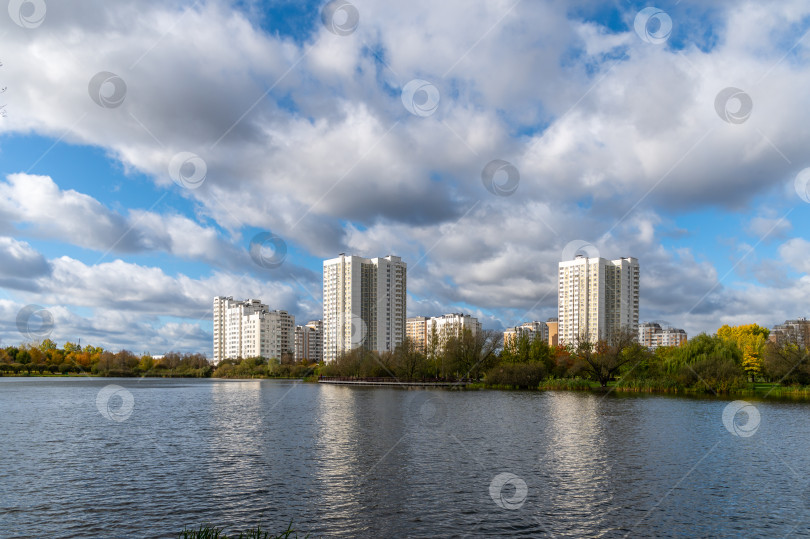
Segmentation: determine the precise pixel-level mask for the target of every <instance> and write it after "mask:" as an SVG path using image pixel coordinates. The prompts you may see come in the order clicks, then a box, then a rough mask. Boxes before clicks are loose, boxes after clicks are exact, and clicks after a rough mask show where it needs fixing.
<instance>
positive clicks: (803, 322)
mask: <svg viewBox="0 0 810 539" xmlns="http://www.w3.org/2000/svg"><path fill="white" fill-rule="evenodd" d="M768 340H770V341H772V342H779V341H780V340H789V341H791V342H794V343H796V344H799V345H806V344H810V320H808V319H807V318H797V319H795V320H785V323H784V324H778V325H776V326H774V327H773V329H772V330H771V334H770V335H769V336H768Z"/></svg>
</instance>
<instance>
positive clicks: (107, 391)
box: [96, 384, 135, 423]
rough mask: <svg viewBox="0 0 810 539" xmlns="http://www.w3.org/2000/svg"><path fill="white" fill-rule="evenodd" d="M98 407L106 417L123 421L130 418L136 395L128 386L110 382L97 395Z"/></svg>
mask: <svg viewBox="0 0 810 539" xmlns="http://www.w3.org/2000/svg"><path fill="white" fill-rule="evenodd" d="M96 408H98V411H99V413H100V414H101V415H102V416H104V418H105V419H109V420H110V421H117V422H119V423H120V422H122V421H126V420H127V419H129V416H131V415H132V410H133V409H134V408H135V397H133V396H132V393H130V391H129V390H128V389H126V388H123V387H121V386H119V385H116V384H110V385H108V386H104V387H102V388H101V391H99V392H98V395H96Z"/></svg>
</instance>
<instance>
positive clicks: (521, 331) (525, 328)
mask: <svg viewBox="0 0 810 539" xmlns="http://www.w3.org/2000/svg"><path fill="white" fill-rule="evenodd" d="M523 337H526V339H528V341H529V342H532V341H534V340H535V339H542V340H544V341H546V342H548V325H547V324H546V323H545V322H526V323H524V324H521V325H519V326H515V327H513V328H509V329H507V330H506V331H504V332H503V347H504V348H514V347H516V346H517V344H518V343H519V342H520V339H522V338H523Z"/></svg>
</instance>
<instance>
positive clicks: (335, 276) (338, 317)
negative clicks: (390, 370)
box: [323, 254, 408, 362]
mask: <svg viewBox="0 0 810 539" xmlns="http://www.w3.org/2000/svg"><path fill="white" fill-rule="evenodd" d="M407 267H408V266H407V264H406V263H405V262H403V261H402V259H401V258H400V257H398V256H386V257H384V258H363V257H359V256H347V255H345V254H341V255H340V256H338V257H337V258H332V259H329V260H324V262H323V357H324V361H327V362H329V361H333V360H335V359H336V358H337V357H338V356H340V355H341V354H343V353H346V352H348V351H350V350H353V349H354V348H358V347H360V346H362V347H364V348H365V349H367V350H374V351H377V352H385V351H389V350H393V349H394V348H395V347H396V346H397V345H398V344H399V343H401V342H402V340H403V339H404V338H405V301H406V297H405V296H406V289H407V277H406V274H407Z"/></svg>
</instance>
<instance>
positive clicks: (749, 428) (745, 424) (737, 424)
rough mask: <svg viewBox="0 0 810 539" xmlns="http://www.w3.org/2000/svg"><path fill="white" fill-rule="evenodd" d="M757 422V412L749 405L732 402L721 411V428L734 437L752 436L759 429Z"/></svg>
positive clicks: (758, 417) (758, 419)
mask: <svg viewBox="0 0 810 539" xmlns="http://www.w3.org/2000/svg"><path fill="white" fill-rule="evenodd" d="M759 422H760V416H759V410H757V408H756V406H754V405H753V404H751V403H748V402H745V401H734V402H730V403H729V404H728V405H726V407H725V408H724V409H723V426H724V427H726V430H727V431H729V432H730V433H731V434H733V435H734V436H739V437H741V438H749V437H751V436H753V435H754V434H756V432H757V429H759Z"/></svg>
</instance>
